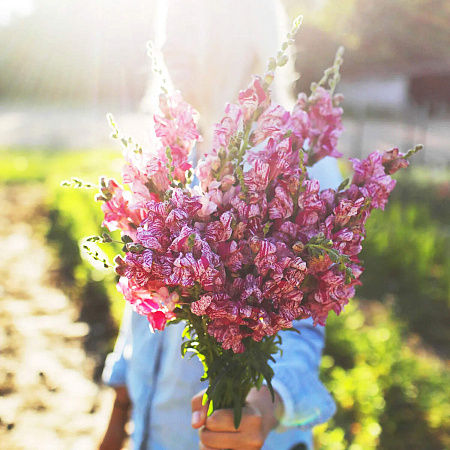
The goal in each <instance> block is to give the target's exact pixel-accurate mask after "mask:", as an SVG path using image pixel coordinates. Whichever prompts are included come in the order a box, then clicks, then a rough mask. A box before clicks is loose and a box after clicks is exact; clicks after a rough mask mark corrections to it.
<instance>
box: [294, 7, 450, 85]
mask: <svg viewBox="0 0 450 450" xmlns="http://www.w3.org/2000/svg"><path fill="white" fill-rule="evenodd" d="M285 1H286V3H287V7H288V8H289V11H290V13H291V15H292V16H294V15H296V14H304V15H305V20H304V25H305V26H304V27H303V28H302V29H301V31H300V33H299V34H298V35H297V41H298V46H299V49H300V51H301V53H300V55H301V56H303V54H304V56H305V58H306V59H303V58H300V60H299V69H300V70H301V71H302V70H303V73H304V74H305V77H304V81H303V83H302V84H301V87H302V88H305V87H307V86H306V85H307V84H309V83H310V82H311V81H313V80H314V79H317V77H318V76H320V75H321V72H322V70H323V68H325V67H326V64H327V62H328V61H331V60H332V57H333V54H334V52H335V51H336V48H337V47H338V46H339V45H344V46H345V47H346V54H345V63H344V66H343V70H342V73H343V76H344V77H345V76H348V75H350V74H352V75H354V74H363V75H367V74H370V73H383V74H385V73H389V72H391V73H392V72H396V73H407V74H423V73H427V72H431V73H433V72H436V71H438V72H441V71H446V73H447V74H448V73H450V53H449V51H448V49H449V48H450V28H449V27H448V24H449V23H450V3H449V2H448V1H446V0H413V1H411V0H341V1H339V2H336V1H333V0H323V1H321V2H319V3H318V4H316V5H315V8H314V9H312V7H311V2H309V1H308V0H299V1H295V2H294V1H289V0H285ZM311 48H314V49H315V51H314V52H311V51H310V49H311ZM302 49H306V51H303V50H302ZM324 60H325V61H324Z"/></svg>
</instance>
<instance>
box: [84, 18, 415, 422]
mask: <svg viewBox="0 0 450 450" xmlns="http://www.w3.org/2000/svg"><path fill="white" fill-rule="evenodd" d="M299 25H300V21H299V20H298V21H296V22H295V23H294V27H293V29H292V30H291V32H290V33H289V34H288V39H287V40H286V42H285V43H283V46H282V50H281V51H280V52H279V54H278V55H277V57H276V58H271V59H270V61H269V65H268V70H267V72H266V73H265V74H264V76H262V77H257V76H255V77H254V78H253V80H252V82H251V84H250V85H249V86H248V88H247V89H246V90H243V91H241V92H240V93H239V97H238V100H237V103H228V104H227V105H226V107H225V115H224V117H223V119H222V120H221V121H220V123H218V124H216V125H215V126H214V135H213V142H212V148H211V150H210V152H209V154H208V155H207V156H206V157H205V159H204V160H202V161H200V162H199V163H198V164H197V167H196V168H195V170H194V168H193V167H192V165H191V163H190V162H189V154H190V151H191V150H192V149H193V147H194V146H195V144H196V142H197V141H199V140H200V139H201V137H200V135H199V133H198V130H197V127H196V116H197V113H196V111H195V110H194V109H193V108H192V107H191V106H190V105H189V104H187V103H186V102H184V101H183V99H182V97H181V94H180V93H179V92H174V93H168V92H167V91H166V92H164V93H163V94H161V96H160V109H161V114H156V115H155V116H154V138H153V141H152V142H151V149H150V150H145V149H143V148H142V147H140V146H139V145H136V144H135V143H134V142H133V141H132V139H130V138H127V137H124V136H123V135H122V134H121V133H120V132H119V130H118V129H117V126H116V124H115V122H114V120H113V119H112V117H110V118H109V119H110V124H111V126H112V128H113V137H115V138H116V139H118V140H120V141H121V143H122V146H123V153H124V157H125V161H126V162H125V165H124V168H123V185H125V186H126V187H127V188H124V187H122V186H121V185H119V184H118V183H117V182H116V181H114V180H112V179H106V178H102V179H101V180H100V194H98V195H97V200H99V201H102V202H103V204H102V210H103V212H104V216H105V218H104V221H103V226H105V227H107V228H108V229H109V230H110V231H115V230H120V231H121V235H122V237H121V239H122V242H123V244H124V247H123V250H124V253H125V254H124V255H123V256H117V258H116V260H115V262H116V268H115V270H116V272H117V273H118V274H119V276H120V279H119V282H118V289H119V291H120V292H121V293H122V294H123V295H124V297H125V299H126V300H127V301H128V302H129V303H130V304H131V305H132V307H133V309H134V310H135V311H136V312H137V313H139V314H141V315H144V316H146V317H147V318H148V321H149V325H150V328H151V329H152V330H163V329H164V328H165V326H166V324H170V323H177V322H179V321H184V322H185V324H186V327H185V331H184V333H183V338H184V341H183V344H182V354H183V355H185V354H186V353H187V352H193V353H194V354H197V355H198V357H199V358H200V360H201V361H202V362H203V364H204V369H205V373H204V378H203V379H207V380H208V381H209V387H208V389H207V391H206V396H205V400H206V399H208V400H210V401H211V402H210V411H213V410H215V409H221V408H233V409H234V416H235V426H236V428H237V427H238V425H239V422H240V419H241V413H242V408H243V406H244V405H245V399H246V397H247V394H248V393H249V391H250V389H251V388H252V387H257V388H259V387H260V386H261V385H262V383H263V382H266V383H267V386H268V387H269V389H270V390H271V392H272V395H273V390H272V387H271V379H272V377H273V375H274V372H273V369H272V367H271V365H270V362H271V361H273V362H274V355H275V354H277V352H278V351H279V350H280V348H281V338H280V336H279V334H278V333H279V331H281V330H289V329H292V326H293V321H295V320H300V319H304V318H308V317H311V318H312V319H313V320H314V323H315V324H321V325H324V324H325V321H326V318H327V315H328V313H329V312H330V311H331V310H333V311H334V312H335V313H336V314H339V313H340V312H341V311H342V310H343V308H344V306H345V305H346V303H347V302H348V301H349V298H351V297H352V296H353V295H354V292H355V286H356V285H358V284H360V281H359V279H360V275H361V273H362V271H363V268H362V265H361V263H360V261H359V259H358V254H359V253H360V251H361V243H362V240H363V239H364V236H365V228H364V226H365V223H366V220H367V219H368V217H369V216H370V213H371V212H372V211H373V210H374V209H384V207H385V205H386V202H387V199H388V196H389V194H390V192H391V191H392V190H393V188H394V186H395V183H396V182H395V180H393V179H392V178H391V175H392V174H393V173H395V172H396V171H397V170H398V169H399V168H402V167H407V166H408V164H409V163H408V158H409V157H410V156H411V155H412V154H413V153H415V152H416V151H418V150H420V148H421V146H417V147H416V148H415V149H414V150H411V151H410V152H408V153H407V154H402V153H400V152H399V151H398V149H396V148H394V149H392V150H389V151H385V152H383V153H381V152H374V153H371V154H370V155H369V156H368V157H367V158H366V159H364V160H361V161H360V160H358V159H352V160H351V161H352V163H353V167H354V176H353V178H352V180H351V181H350V180H346V181H345V182H344V183H342V184H341V186H339V188H338V189H336V190H334V189H326V190H321V189H320V185H319V182H318V181H317V180H315V179H312V178H310V177H309V175H308V168H309V167H311V166H313V165H314V164H315V163H317V162H318V161H319V160H321V159H322V158H324V157H326V156H331V157H335V158H340V157H341V156H342V154H341V153H339V152H338V150H337V143H338V138H339V136H340V134H341V133H342V131H343V127H342V121H341V117H342V113H343V110H342V108H341V107H340V106H339V104H340V102H341V100H342V98H341V96H340V95H336V94H334V90H335V87H336V84H337V82H338V81H339V67H340V65H341V64H342V50H339V51H338V53H337V55H336V59H335V62H334V65H333V66H332V67H331V68H330V69H327V70H326V71H325V73H324V77H323V78H322V79H321V80H320V81H319V82H318V83H315V84H313V85H312V86H311V93H310V95H306V94H304V93H301V94H300V95H299V96H298V99H297V102H296V104H295V106H294V108H293V110H292V111H287V110H286V109H285V108H284V107H283V106H282V105H276V104H272V102H271V91H270V86H271V83H272V81H273V78H274V71H275V69H276V68H277V66H281V65H284V64H285V63H286V60H287V55H286V49H287V48H288V46H289V45H290V44H291V43H292V42H293V37H294V35H295V33H296V31H297V29H298V27H299ZM194 174H195V175H196V177H197V179H198V181H199V184H197V185H196V186H194V187H192V185H193V184H195V183H193V181H192V180H193V179H194ZM91 240H93V241H98V242H110V241H111V240H112V238H110V236H109V235H108V234H106V233H105V234H104V235H103V236H102V237H93V238H91ZM94 256H95V255H94ZM294 331H296V330H295V329H294Z"/></svg>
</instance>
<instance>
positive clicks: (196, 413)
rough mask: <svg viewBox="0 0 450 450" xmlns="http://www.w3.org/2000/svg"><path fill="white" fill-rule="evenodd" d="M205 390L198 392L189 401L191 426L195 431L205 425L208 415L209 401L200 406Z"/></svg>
mask: <svg viewBox="0 0 450 450" xmlns="http://www.w3.org/2000/svg"><path fill="white" fill-rule="evenodd" d="M204 393H205V390H203V391H201V392H199V393H198V394H196V395H195V396H194V397H192V400H191V409H192V417H191V425H192V428H194V429H197V428H200V427H202V426H203V425H205V421H206V416H207V414H208V408H209V401H208V402H206V404H205V405H202V399H203V394H204Z"/></svg>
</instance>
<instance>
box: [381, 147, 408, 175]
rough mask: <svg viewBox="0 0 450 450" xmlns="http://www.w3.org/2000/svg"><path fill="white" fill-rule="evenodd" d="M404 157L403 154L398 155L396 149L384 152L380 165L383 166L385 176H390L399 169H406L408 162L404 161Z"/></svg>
mask: <svg viewBox="0 0 450 450" xmlns="http://www.w3.org/2000/svg"><path fill="white" fill-rule="evenodd" d="M404 156H405V154H404V153H400V152H399V151H398V148H393V149H392V150H387V151H385V152H384V153H383V156H382V159H381V164H383V166H384V171H385V172H386V173H387V174H389V175H392V174H394V173H395V172H397V171H398V170H399V169H402V168H406V167H408V166H409V161H408V160H407V159H405V158H404Z"/></svg>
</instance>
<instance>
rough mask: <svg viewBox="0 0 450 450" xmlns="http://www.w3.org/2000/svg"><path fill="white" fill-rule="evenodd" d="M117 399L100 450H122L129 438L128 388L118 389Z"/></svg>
mask: <svg viewBox="0 0 450 450" xmlns="http://www.w3.org/2000/svg"><path fill="white" fill-rule="evenodd" d="M115 390H116V398H115V401H114V405H113V410H112V412H111V417H110V419H109V424H108V429H107V430H106V432H105V435H104V436H103V440H102V442H101V443H100V444H99V447H98V448H99V450H120V449H121V448H122V445H123V442H124V440H125V438H126V436H127V433H126V431H125V425H126V424H127V422H128V418H129V410H130V406H131V404H130V400H129V398H128V391H127V388H126V387H124V386H120V387H117V388H116V389H115Z"/></svg>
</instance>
